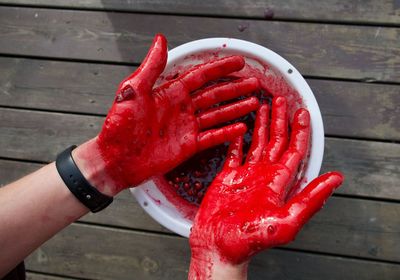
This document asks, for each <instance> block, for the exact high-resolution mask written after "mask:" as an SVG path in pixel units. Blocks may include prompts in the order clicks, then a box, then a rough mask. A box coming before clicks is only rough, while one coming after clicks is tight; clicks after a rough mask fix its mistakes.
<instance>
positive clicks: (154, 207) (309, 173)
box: [130, 37, 325, 237]
mask: <svg viewBox="0 0 400 280" xmlns="http://www.w3.org/2000/svg"><path fill="white" fill-rule="evenodd" d="M215 50H222V51H227V52H231V53H238V54H240V55H244V56H247V57H250V58H255V59H257V60H259V61H263V62H266V63H267V64H268V65H270V66H272V68H273V69H274V70H275V71H277V72H278V73H280V74H281V75H282V76H283V77H284V79H285V80H286V81H287V82H288V83H289V84H290V85H291V86H292V87H294V88H295V89H296V90H297V91H298V93H299V95H300V96H301V98H302V100H303V103H304V105H305V106H306V107H307V109H308V111H309V112H310V117H311V149H310V155H309V160H308V165H307V168H306V169H305V172H304V177H303V178H304V179H303V180H302V182H301V184H300V187H302V188H304V187H305V185H306V184H307V183H309V182H310V181H311V180H312V179H314V178H316V177H317V176H318V175H319V171H320V168H321V165H322V159H323V154H324V141H325V139H324V126H323V122H322V116H321V111H320V109H319V106H318V103H317V101H316V99H315V96H314V94H313V92H312V90H311V88H310V86H309V85H308V84H307V82H306V80H305V79H304V78H303V76H302V75H301V74H300V72H299V71H298V70H297V69H296V68H295V67H294V66H293V65H292V64H291V63H289V62H288V61H287V60H286V59H284V58H283V57H282V56H280V55H279V54H277V53H275V52H273V51H272V50H270V49H268V48H266V47H264V46H261V45H258V44H255V43H252V42H249V41H245V40H240V39H235V38H224V37H216V38H206V39H200V40H195V41H191V42H188V43H185V44H183V45H180V46H177V47H176V48H173V49H172V50H170V51H169V52H168V62H167V66H166V69H168V67H170V66H171V65H173V64H174V63H175V62H176V61H178V60H180V59H184V58H185V57H187V56H189V55H191V54H196V53H201V52H205V51H215ZM300 89H301V90H300ZM130 191H131V193H132V194H133V196H134V197H135V198H136V200H137V201H138V203H139V204H140V205H141V206H142V208H143V209H144V210H145V211H146V212H147V213H148V214H149V215H150V216H151V217H152V218H153V219H155V220H156V221H157V222H158V223H160V224H161V225H163V226H164V227H166V228H167V229H169V230H171V231H173V232H175V233H177V234H179V235H181V236H184V237H188V236H189V234H190V228H191V225H192V221H191V220H190V219H188V218H185V217H183V216H178V215H177V214H176V213H175V212H174V209H175V207H174V206H173V205H172V204H171V203H169V201H168V200H167V199H166V198H165V196H164V195H163V194H162V193H161V191H159V190H158V188H157V186H156V184H155V183H154V182H153V181H151V180H150V181H147V182H145V183H143V184H141V185H140V186H137V187H135V188H131V189H130ZM171 208H172V209H171ZM175 211H176V212H178V210H176V209H175Z"/></svg>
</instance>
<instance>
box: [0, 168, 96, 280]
mask: <svg viewBox="0 0 400 280" xmlns="http://www.w3.org/2000/svg"><path fill="white" fill-rule="evenodd" d="M0 205H1V211H0V225H1V226H0V248H1V251H0V278H1V277H2V276H4V275H5V274H6V273H7V272H8V271H9V270H11V269H12V268H13V267H15V266H16V265H17V264H18V263H19V262H20V261H21V260H23V259H24V258H25V257H26V256H28V255H29V254H30V253H31V252H32V251H34V250H35V249H36V248H37V247H39V246H40V245H41V244H42V243H44V242H45V241H47V240H48V239H50V238H51V237H52V236H53V235H54V234H56V233H57V232H59V231H60V230H61V229H63V228H64V227H66V226H67V225H69V224H70V223H72V222H73V221H75V220H77V219H78V218H79V217H81V216H83V215H84V214H86V213H87V212H88V211H89V210H88V209H87V208H86V207H85V206H83V205H82V204H81V203H80V202H79V201H78V200H77V199H76V198H75V197H74V196H73V195H72V193H71V192H70V191H69V189H68V188H67V187H66V186H65V185H64V182H63V181H62V179H61V177H60V176H59V174H58V172H57V169H56V166H55V163H54V162H53V163H51V164H49V165H47V166H45V167H43V168H41V169H39V170H38V171H36V172H34V173H32V174H30V175H28V176H26V177H24V178H22V179H20V180H18V181H16V182H14V183H11V184H9V185H7V186H5V187H3V188H1V189H0Z"/></svg>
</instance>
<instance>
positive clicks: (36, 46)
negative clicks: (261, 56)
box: [0, 6, 400, 82]
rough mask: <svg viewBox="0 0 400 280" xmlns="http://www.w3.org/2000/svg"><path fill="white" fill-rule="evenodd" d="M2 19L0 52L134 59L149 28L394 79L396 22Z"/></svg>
mask: <svg viewBox="0 0 400 280" xmlns="http://www.w3.org/2000/svg"><path fill="white" fill-rule="evenodd" d="M154 23H157V24H154ZM247 25H248V28H247V29H245V30H242V28H238V26H247ZM0 26H1V31H2V36H1V38H2V42H3V43H2V44H1V45H0V53H3V54H16V55H33V56H45V57H57V58H68V59H84V60H97V61H111V62H134V63H138V62H140V61H141V60H142V58H143V57H144V55H145V53H146V51H147V49H148V47H149V45H150V42H151V40H152V37H153V36H154V34H155V33H159V32H161V33H164V34H165V35H166V36H167V38H168V39H169V45H170V47H174V46H177V45H180V44H182V43H186V42H188V41H192V40H195V39H199V38H206V37H216V36H218V37H236V38H240V39H245V40H249V41H253V42H255V43H259V44H261V45H265V46H267V47H269V48H270V49H272V50H274V51H276V52H277V53H279V54H281V55H282V56H284V57H286V58H287V59H288V60H289V61H291V62H292V63H293V64H294V65H295V66H296V67H297V68H298V69H299V71H300V72H301V73H303V74H305V75H312V76H318V77H335V78H345V79H360V80H369V81H392V82H399V81H400V71H399V70H400V46H399V44H398V42H399V32H398V29H396V28H380V27H371V26H349V25H346V26H343V25H334V24H309V23H297V22H296V23H294V22H271V21H262V20H251V21H250V20H241V19H240V20H239V19H223V18H206V17H184V16H166V15H147V14H129V13H105V12H89V11H71V10H54V9H36V8H34V9H32V8H14V7H4V6H3V7H1V8H0ZM178 27H179V28H178ZM240 30H242V32H241V31H240ZM282 34H285V36H282ZM321 38H323V40H321Z"/></svg>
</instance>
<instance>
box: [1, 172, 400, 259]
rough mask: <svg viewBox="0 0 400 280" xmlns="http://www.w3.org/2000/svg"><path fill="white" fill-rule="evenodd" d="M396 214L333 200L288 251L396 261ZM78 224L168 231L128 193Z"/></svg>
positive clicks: (380, 206) (390, 206)
mask: <svg viewBox="0 0 400 280" xmlns="http://www.w3.org/2000/svg"><path fill="white" fill-rule="evenodd" d="M1 166H2V165H0V167H1ZM345 187H346V185H344V186H343V188H345ZM399 215H400V208H399V204H398V203H387V202H379V201H369V200H361V199H349V198H342V197H333V198H331V199H330V200H329V201H328V203H327V206H326V207H325V208H324V209H322V210H321V211H320V212H319V213H318V214H317V215H316V216H315V217H314V218H313V219H312V220H311V222H310V223H309V224H307V225H306V226H305V227H304V229H303V230H302V231H301V233H300V234H299V235H298V237H297V240H296V241H295V242H293V243H291V244H290V245H289V246H288V248H293V249H302V250H307V251H316V252H321V253H331V254H339V255H346V256H353V257H363V258H369V259H378V260H387V261H394V262H399V261H400V256H399V254H398V252H399V251H400V236H399V234H398V233H399V232H400V225H399V224H398V223H397V217H398V216H399ZM81 221H84V222H90V223H96V224H102V225H107V226H116V227H125V228H131V229H141V230H149V231H156V232H169V231H168V230H166V229H164V228H163V227H162V226H160V225H159V224H158V223H157V222H155V221H154V220H152V218H150V217H149V216H148V215H147V214H146V213H145V212H144V211H143V210H142V209H141V207H140V206H139V205H138V204H137V203H136V202H135V200H134V199H133V197H132V196H131V195H130V193H129V192H128V191H125V192H122V193H121V194H119V195H118V196H117V197H116V199H115V202H114V203H113V204H112V205H111V206H110V207H108V208H107V209H105V210H104V211H102V212H101V213H99V214H92V213H90V214H88V215H86V216H85V217H83V218H82V219H81Z"/></svg>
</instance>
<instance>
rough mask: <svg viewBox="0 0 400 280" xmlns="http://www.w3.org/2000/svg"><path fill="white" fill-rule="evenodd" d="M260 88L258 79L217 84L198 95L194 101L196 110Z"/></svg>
mask: <svg viewBox="0 0 400 280" xmlns="http://www.w3.org/2000/svg"><path fill="white" fill-rule="evenodd" d="M258 88H259V83H258V80H257V78H248V79H239V80H236V81H233V82H227V83H223V84H217V85H215V86H213V87H210V88H207V89H205V90H203V91H201V92H199V93H197V94H196V95H195V96H194V97H193V99H192V101H193V104H194V106H195V108H196V110H198V109H207V108H208V107H210V106H211V105H214V104H218V103H220V102H222V101H226V100H230V99H234V98H237V97H239V96H242V95H246V94H249V93H252V92H254V91H255V90H257V89H258Z"/></svg>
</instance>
